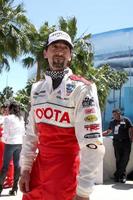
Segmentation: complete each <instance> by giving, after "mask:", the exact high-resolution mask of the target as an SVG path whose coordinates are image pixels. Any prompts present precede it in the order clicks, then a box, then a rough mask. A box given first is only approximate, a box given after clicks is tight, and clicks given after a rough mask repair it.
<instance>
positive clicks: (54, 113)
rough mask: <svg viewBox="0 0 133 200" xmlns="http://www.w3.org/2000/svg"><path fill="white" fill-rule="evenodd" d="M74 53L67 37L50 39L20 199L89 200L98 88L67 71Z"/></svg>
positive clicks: (99, 153) (98, 154) (97, 159)
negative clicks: (45, 69) (46, 64)
mask: <svg viewBox="0 0 133 200" xmlns="http://www.w3.org/2000/svg"><path fill="white" fill-rule="evenodd" d="M72 50H73V44H72V41H71V38H70V36H69V35H68V34H67V33H66V32H64V31H55V32H53V33H51V34H50V35H49V37H48V42H47V45H46V49H45V50H44V57H45V59H47V61H48V67H47V71H46V73H45V79H44V80H41V81H39V82H37V83H35V84H33V87H32V92H31V110H30V114H29V123H28V125H27V131H26V135H25V137H24V142H23V145H22V152H21V158H20V163H21V178H20V182H19V186H20V190H21V191H22V192H23V193H24V194H23V200H42V199H46V200H68V199H69V200H89V195H90V193H91V191H92V186H93V185H94V184H95V179H96V175H97V170H98V167H99V165H100V163H101V162H102V161H103V155H104V146H103V143H102V131H101V113H100V108H99V102H98V96H97V89H96V86H95V84H94V83H92V82H90V81H87V80H85V79H84V78H82V77H80V76H76V75H74V74H73V73H72V71H71V69H70V68H69V67H68V65H70V61H71V57H72ZM37 149H38V153H37V152H36V150H37ZM79 154H80V160H79ZM79 161H80V166H79ZM78 167H79V171H78ZM77 177H78V184H77Z"/></svg>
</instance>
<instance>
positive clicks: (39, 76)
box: [36, 62, 41, 81]
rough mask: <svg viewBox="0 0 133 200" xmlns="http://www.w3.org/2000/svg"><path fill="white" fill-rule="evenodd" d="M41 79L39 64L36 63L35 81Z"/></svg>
mask: <svg viewBox="0 0 133 200" xmlns="http://www.w3.org/2000/svg"><path fill="white" fill-rule="evenodd" d="M40 78H41V66H40V63H39V62H37V74H36V81H39V80H40Z"/></svg>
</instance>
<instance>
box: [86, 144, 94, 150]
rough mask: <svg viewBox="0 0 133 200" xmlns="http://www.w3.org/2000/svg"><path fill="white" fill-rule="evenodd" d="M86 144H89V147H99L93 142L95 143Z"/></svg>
mask: <svg viewBox="0 0 133 200" xmlns="http://www.w3.org/2000/svg"><path fill="white" fill-rule="evenodd" d="M86 146H87V147H88V148H90V149H97V145H96V144H93V143H90V144H87V145H86Z"/></svg>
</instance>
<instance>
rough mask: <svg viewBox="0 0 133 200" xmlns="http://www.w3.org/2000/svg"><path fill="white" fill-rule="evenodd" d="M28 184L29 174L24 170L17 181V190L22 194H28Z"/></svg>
mask: <svg viewBox="0 0 133 200" xmlns="http://www.w3.org/2000/svg"><path fill="white" fill-rule="evenodd" d="M29 182H30V172H29V171H28V170H24V171H23V173H22V175H21V177H20V180H19V188H20V191H21V192H23V193H26V192H29V191H30V188H29Z"/></svg>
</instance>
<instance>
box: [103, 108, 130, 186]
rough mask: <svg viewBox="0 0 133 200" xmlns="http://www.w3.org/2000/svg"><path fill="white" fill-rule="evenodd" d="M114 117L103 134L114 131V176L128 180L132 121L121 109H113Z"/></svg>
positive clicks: (121, 179) (120, 180)
mask: <svg viewBox="0 0 133 200" xmlns="http://www.w3.org/2000/svg"><path fill="white" fill-rule="evenodd" d="M112 114H113V119H112V120H111V122H110V124H109V128H108V130H106V131H104V132H103V135H107V134H109V133H111V132H112V133H113V146H114V153H115V158H116V171H115V173H114V178H115V181H116V182H121V183H125V182H126V167H127V164H128V161H129V156H130V152H131V139H130V134H131V133H132V126H133V125H132V123H131V121H130V120H129V119H128V118H127V117H124V116H121V111H120V110H119V109H114V110H113V111H112Z"/></svg>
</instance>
